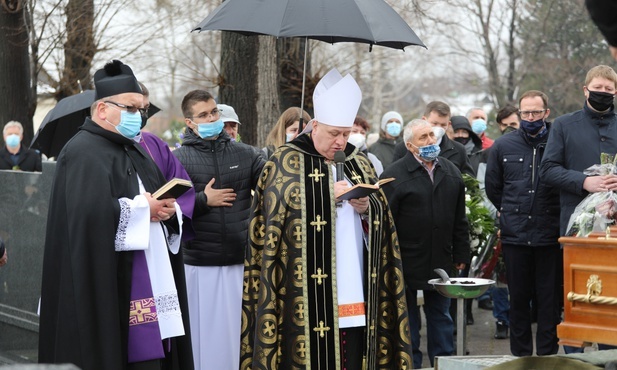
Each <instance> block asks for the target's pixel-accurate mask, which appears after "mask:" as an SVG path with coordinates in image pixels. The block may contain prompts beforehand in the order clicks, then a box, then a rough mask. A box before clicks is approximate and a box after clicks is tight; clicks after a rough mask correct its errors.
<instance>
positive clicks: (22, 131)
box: [2, 121, 24, 137]
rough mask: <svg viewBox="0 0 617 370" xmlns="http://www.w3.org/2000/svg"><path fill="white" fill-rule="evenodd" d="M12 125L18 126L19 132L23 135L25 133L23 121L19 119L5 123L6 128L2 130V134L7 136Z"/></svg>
mask: <svg viewBox="0 0 617 370" xmlns="http://www.w3.org/2000/svg"><path fill="white" fill-rule="evenodd" d="M11 127H17V128H19V134H20V135H23V134H24V126H22V125H21V123H19V122H17V121H9V122H7V124H6V125H4V129H3V130H2V136H3V137H4V136H6V131H7V130H8V129H10V128H11Z"/></svg>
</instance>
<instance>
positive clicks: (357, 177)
mask: <svg viewBox="0 0 617 370" xmlns="http://www.w3.org/2000/svg"><path fill="white" fill-rule="evenodd" d="M351 174H352V175H353V176H351V179H352V180H353V181H355V182H360V180H362V176H360V175H358V174H357V173H356V171H351Z"/></svg>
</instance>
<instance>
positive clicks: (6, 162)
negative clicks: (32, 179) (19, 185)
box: [0, 144, 43, 172]
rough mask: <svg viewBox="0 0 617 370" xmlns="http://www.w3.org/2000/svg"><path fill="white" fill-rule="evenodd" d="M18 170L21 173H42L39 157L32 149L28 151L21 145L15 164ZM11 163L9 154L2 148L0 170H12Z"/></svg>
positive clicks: (0, 151) (4, 147)
mask: <svg viewBox="0 0 617 370" xmlns="http://www.w3.org/2000/svg"><path fill="white" fill-rule="evenodd" d="M17 165H18V166H19V169H20V170H22V171H31V172H33V171H36V172H42V171H43V165H42V164H41V155H40V154H39V153H38V152H37V151H36V150H34V149H28V148H26V147H24V146H23V144H22V145H21V148H20V149H19V161H18V162H17ZM12 169H13V161H12V160H11V153H9V151H8V150H7V149H6V146H3V147H2V149H0V170H12Z"/></svg>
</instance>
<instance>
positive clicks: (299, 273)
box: [294, 265, 302, 280]
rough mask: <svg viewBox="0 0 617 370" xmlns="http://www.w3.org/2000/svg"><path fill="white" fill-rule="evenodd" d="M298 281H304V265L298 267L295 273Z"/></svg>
mask: <svg viewBox="0 0 617 370" xmlns="http://www.w3.org/2000/svg"><path fill="white" fill-rule="evenodd" d="M294 275H295V276H296V279H297V280H302V265H296V271H295V272H294Z"/></svg>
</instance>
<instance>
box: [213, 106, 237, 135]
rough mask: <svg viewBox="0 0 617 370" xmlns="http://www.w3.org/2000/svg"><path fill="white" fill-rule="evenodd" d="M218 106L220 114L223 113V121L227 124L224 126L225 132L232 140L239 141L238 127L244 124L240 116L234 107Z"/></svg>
mask: <svg viewBox="0 0 617 370" xmlns="http://www.w3.org/2000/svg"><path fill="white" fill-rule="evenodd" d="M216 106H217V108H218V109H219V112H221V120H222V121H223V123H224V124H225V126H223V129H224V130H225V132H227V135H229V137H230V138H231V140H233V141H239V140H238V136H239V135H238V126H239V125H241V124H242V123H241V122H240V120H239V118H238V115H237V114H236V110H235V109H234V107H232V106H231V105H227V104H217V105H216Z"/></svg>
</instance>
